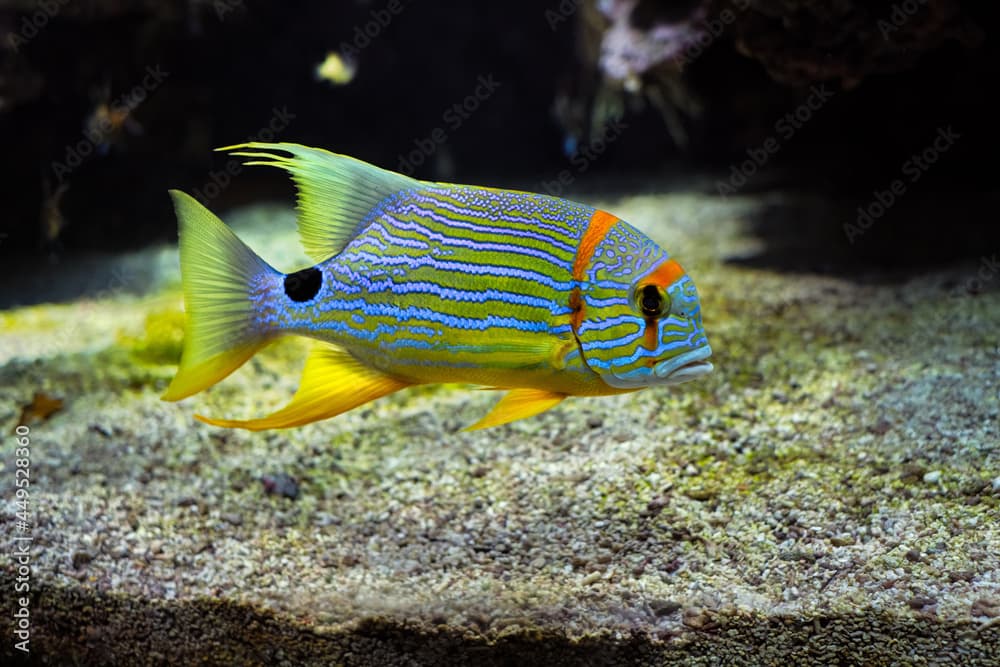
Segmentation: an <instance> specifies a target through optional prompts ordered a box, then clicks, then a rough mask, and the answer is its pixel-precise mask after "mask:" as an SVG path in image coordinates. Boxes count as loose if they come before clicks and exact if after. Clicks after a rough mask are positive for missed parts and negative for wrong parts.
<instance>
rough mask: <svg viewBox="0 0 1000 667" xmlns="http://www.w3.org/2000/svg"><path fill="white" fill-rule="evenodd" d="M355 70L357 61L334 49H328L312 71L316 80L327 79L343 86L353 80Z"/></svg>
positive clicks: (356, 69)
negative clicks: (321, 60)
mask: <svg viewBox="0 0 1000 667" xmlns="http://www.w3.org/2000/svg"><path fill="white" fill-rule="evenodd" d="M357 71H358V66H357V63H355V62H354V61H353V60H352V59H350V58H347V57H345V56H342V55H340V54H339V53H337V52H336V51H329V52H328V53H327V54H326V57H325V58H324V59H323V62H321V63H319V64H318V65H316V69H315V70H314V73H315V75H316V79H317V80H318V81H329V82H330V83H331V84H333V85H335V86H343V85H346V84H348V83H350V82H351V81H353V80H354V75H355V74H356V73H357Z"/></svg>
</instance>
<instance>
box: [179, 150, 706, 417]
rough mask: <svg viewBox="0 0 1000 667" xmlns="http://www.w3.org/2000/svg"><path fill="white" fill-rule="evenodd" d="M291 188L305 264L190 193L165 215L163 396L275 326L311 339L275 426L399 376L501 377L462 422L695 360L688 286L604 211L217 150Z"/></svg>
mask: <svg viewBox="0 0 1000 667" xmlns="http://www.w3.org/2000/svg"><path fill="white" fill-rule="evenodd" d="M226 150H231V151H233V152H234V154H235V155H239V156H243V157H246V158H249V159H248V160H247V162H246V164H250V165H264V166H273V167H279V168H281V169H284V170H286V171H288V172H289V173H290V174H291V176H292V178H293V180H294V181H295V183H296V185H297V186H298V204H299V206H298V209H299V215H298V226H299V232H300V234H301V237H302V241H303V244H304V246H305V249H306V251H307V253H308V254H310V255H312V256H313V258H314V259H315V260H316V264H315V265H314V266H312V267H307V268H305V269H302V270H300V271H297V272H293V273H289V274H283V273H281V272H280V271H277V270H276V269H274V268H272V267H271V266H269V265H268V264H267V263H266V262H264V260H262V259H261V258H260V257H258V256H257V255H256V254H255V253H254V252H253V251H251V250H250V249H249V248H248V247H246V246H245V245H244V244H243V243H242V241H240V240H239V239H238V238H237V237H236V236H235V235H234V234H233V233H232V232H231V231H230V230H229V229H228V228H227V227H226V226H225V225H224V224H223V223H222V222H221V221H220V220H219V219H218V218H216V217H215V216H214V215H213V214H212V213H211V212H209V211H208V210H207V209H205V208H204V207H202V206H201V205H200V204H198V203H197V202H196V201H194V200H193V199H191V198H190V197H187V195H184V194H183V193H180V192H176V191H174V192H172V196H173V198H174V204H175V208H176V209H177V214H178V219H179V221H180V250H181V275H182V282H183V285H184V294H185V309H186V311H187V332H186V336H185V345H184V352H183V355H182V359H181V365H180V368H179V370H178V373H177V375H176V377H175V378H174V381H173V382H172V383H171V385H170V387H169V388H168V390H167V392H166V393H165V394H164V398H165V399H166V400H180V399H182V398H185V397H187V396H190V395H192V394H194V393H197V392H199V391H202V390H203V389H206V388H207V387H209V386H211V385H213V384H215V383H216V382H218V381H220V380H222V379H223V378H224V377H226V376H227V375H228V374H229V373H231V372H232V371H233V370H235V369H236V368H238V367H239V366H240V365H241V364H243V363H244V362H245V361H246V360H247V359H248V358H249V357H251V356H252V355H253V354H254V353H255V352H256V351H257V350H259V349H260V348H261V347H262V346H264V345H266V344H267V343H268V342H270V341H271V340H273V339H274V338H276V337H279V336H283V335H299V336H306V337H310V338H313V339H315V340H317V341H319V344H318V346H317V347H316V348H315V350H314V351H313V353H312V354H311V355H310V357H309V358H308V359H307V361H306V365H305V369H304V371H303V377H302V381H301V383H300V387H299V389H298V391H297V392H296V394H295V396H294V397H293V399H292V401H291V402H290V403H289V404H288V405H287V406H285V407H284V408H282V409H281V410H278V411H277V412H275V413H273V414H272V415H270V416H268V417H264V418H261V419H249V420H235V419H214V418H206V417H200V416H199V419H202V420H203V421H206V422H208V423H210V424H215V425H218V426H229V427H241V428H249V429H264V428H284V427H289V426H297V425H301V424H306V423H309V422H312V421H317V420H319V419H325V418H328V417H332V416H335V415H337V414H340V413H342V412H344V411H346V410H349V409H351V408H354V407H357V406H358V405H362V404H363V403H365V402H368V401H370V400H374V399H376V398H378V397H380V396H384V395H386V394H388V393H392V392H394V391H398V390H400V389H403V388H405V387H407V386H412V385H415V384H426V383H437V382H465V383H470V384H476V385H481V386H485V387H487V388H496V389H506V390H509V391H508V393H507V394H506V395H505V397H504V398H503V399H501V401H500V402H499V403H497V405H496V406H495V407H494V408H493V410H491V411H490V413H489V414H487V415H486V416H485V417H484V418H483V419H481V420H480V421H479V422H477V423H476V424H475V425H473V427H472V428H483V427H486V426H495V425H499V424H503V423H507V422H510V421H513V420H515V419H521V418H525V417H530V416H532V415H535V414H538V413H539V412H542V411H544V410H547V409H549V408H551V407H553V406H555V405H557V404H558V403H559V402H560V401H562V400H563V399H564V398H566V397H567V396H573V395H605V394H614V393H622V392H629V391H636V390H638V389H642V388H644V387H646V386H650V385H656V384H677V383H679V382H683V381H687V380H690V379H693V378H695V377H698V376H700V375H703V374H704V373H707V372H708V371H710V370H711V368H712V366H711V364H710V363H708V361H707V359H708V357H709V356H710V355H711V348H710V347H709V346H708V342H707V339H706V338H705V335H704V330H703V328H702V323H701V310H700V306H699V304H698V297H697V292H696V291H695V290H694V283H693V282H692V281H691V279H690V278H689V277H688V276H687V274H686V273H685V272H684V271H683V269H681V268H680V265H679V264H677V262H676V261H675V260H674V259H673V258H670V257H669V256H668V255H667V253H666V252H665V251H664V250H663V249H662V248H660V247H659V246H658V245H657V244H655V243H654V242H653V241H652V240H650V239H649V238H648V237H646V236H645V235H644V234H642V233H641V232H639V231H638V230H637V229H635V228H634V227H632V226H631V225H629V224H628V223H626V222H625V221H623V220H620V219H619V218H617V217H615V216H614V215H612V214H610V213H607V212H605V211H601V210H598V209H595V208H594V207H592V206H588V205H585V204H579V203H575V202H571V201H567V200H564V199H559V198H556V197H550V196H547V195H540V194H533V193H527V192H517V191H511V190H500V189H495V188H485V187H476V186H469V185H453V184H446V183H428V182H423V181H417V180H414V179H411V178H408V177H406V176H402V175H400V174H396V173H393V172H390V171H385V170H382V169H379V168H377V167H374V166H372V165H369V164H366V163H364V162H361V161H359V160H355V159H354V158H350V157H347V156H342V155H337V154H334V153H328V152H326V151H322V150H320V149H315V148H310V147H306V146H300V145H297V144H285V143H282V144H266V143H250V144H243V145H240V146H234V147H230V148H229V149H226Z"/></svg>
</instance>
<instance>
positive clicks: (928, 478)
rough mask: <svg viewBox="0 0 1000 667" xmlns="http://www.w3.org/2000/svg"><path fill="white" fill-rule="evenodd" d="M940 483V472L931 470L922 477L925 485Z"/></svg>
mask: <svg viewBox="0 0 1000 667" xmlns="http://www.w3.org/2000/svg"><path fill="white" fill-rule="evenodd" d="M940 481H941V471H940V470H931V471H930V472H929V473H927V474H925V475H924V482H926V483H927V484H937V483H938V482H940Z"/></svg>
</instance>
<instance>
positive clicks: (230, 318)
mask: <svg viewBox="0 0 1000 667" xmlns="http://www.w3.org/2000/svg"><path fill="white" fill-rule="evenodd" d="M170 196H171V197H172V198H173V200H174V210H175V211H176V212H177V221H178V225H179V236H180V255H181V282H182V284H183V287H184V309H185V310H186V311H187V325H186V330H185V335H184V351H183V354H182V355H181V365H180V368H179V369H178V370H177V375H176V376H174V379H173V382H171V383H170V386H169V387H168V388H167V391H166V393H164V394H163V397H162V398H163V400H166V401H179V400H180V399H182V398H186V397H188V396H190V395H191V394H195V393H197V392H199V391H201V390H203V389H207V388H208V387H210V386H212V385H213V384H215V383H216V382H218V381H219V380H221V379H223V378H224V377H226V376H227V375H229V374H230V373H232V372H233V371H235V370H236V369H237V368H239V367H240V366H242V365H243V363H244V362H245V361H246V360H247V359H249V358H250V357H252V356H253V355H254V353H255V352H257V351H258V350H259V349H260V348H262V347H264V346H265V345H266V344H267V343H269V342H270V341H271V338H272V336H271V335H270V334H268V333H267V332H265V331H262V330H261V327H260V326H259V325H257V324H256V323H255V322H254V304H253V303H252V302H251V300H250V297H251V289H259V284H260V281H259V278H260V277H261V276H266V275H269V274H274V275H275V276H279V275H280V274H278V272H277V271H275V270H274V269H272V268H271V267H270V266H269V265H268V264H267V263H266V262H265V261H264V260H262V259H261V258H260V257H258V256H257V255H256V254H255V253H254V252H253V250H251V249H250V248H249V247H247V245H246V244H245V243H243V241H241V240H240V239H239V238H237V236H236V234H234V233H233V232H232V230H230V229H229V227H227V226H226V225H225V224H224V223H223V222H222V221H221V220H219V218H217V217H216V216H215V215H214V214H213V213H212V212H211V211H209V210H208V209H206V208H205V207H204V206H202V205H201V204H199V203H198V202H197V201H196V200H195V199H193V198H192V197H190V196H189V195H186V194H184V193H183V192H180V191H178V190H171V191H170Z"/></svg>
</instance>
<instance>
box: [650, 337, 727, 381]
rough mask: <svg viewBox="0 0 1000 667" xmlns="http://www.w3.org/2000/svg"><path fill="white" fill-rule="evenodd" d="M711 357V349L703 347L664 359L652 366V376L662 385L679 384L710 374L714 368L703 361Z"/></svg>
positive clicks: (709, 363) (706, 346)
mask: <svg viewBox="0 0 1000 667" xmlns="http://www.w3.org/2000/svg"><path fill="white" fill-rule="evenodd" d="M711 356H712V348H711V347H710V346H708V345H703V346H702V347H699V348H698V349H696V350H691V351H690V352H685V353H684V354H682V355H679V356H676V357H673V358H671V359H666V360H664V361H661V362H659V363H658V364H655V365H654V366H653V374H654V375H655V376H656V377H657V378H658V379H659V380H660V381H661V382H663V383H664V384H680V383H681V382H688V381H689V380H693V379H695V378H698V377H701V376H702V375H705V374H706V373H710V372H711V371H712V369H713V368H715V367H714V366H713V365H712V364H711V362H709V361H705V360H706V359H708V358H709V357H711Z"/></svg>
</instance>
